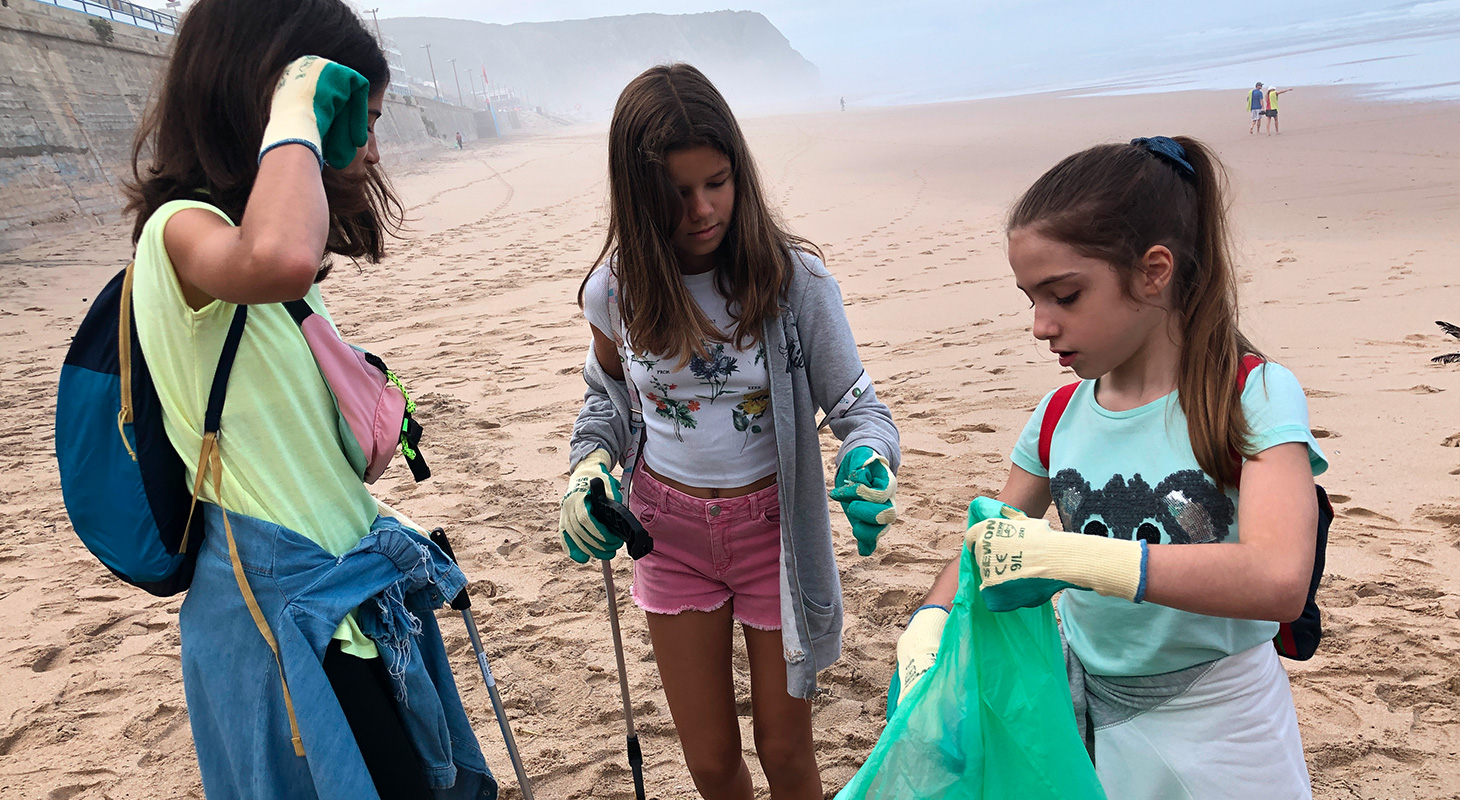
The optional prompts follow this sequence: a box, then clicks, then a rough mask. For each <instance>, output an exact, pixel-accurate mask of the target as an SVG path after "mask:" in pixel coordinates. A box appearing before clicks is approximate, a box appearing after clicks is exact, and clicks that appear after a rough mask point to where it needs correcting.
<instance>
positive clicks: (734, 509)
mask: <svg viewBox="0 0 1460 800" xmlns="http://www.w3.org/2000/svg"><path fill="white" fill-rule="evenodd" d="M631 491H632V492H633V494H634V495H635V496H637V497H638V498H639V501H640V502H642V503H644V504H646V505H650V506H653V507H654V508H657V509H658V510H660V511H665V512H670V513H683V514H691V515H693V516H695V517H703V516H704V515H705V512H706V511H707V510H708V509H709V508H710V507H711V506H719V508H720V511H719V513H718V514H717V516H722V517H725V518H727V519H728V518H735V517H740V516H745V517H753V516H756V515H758V514H762V513H765V512H768V511H779V510H780V503H781V500H780V496H781V493H780V492H781V490H780V484H779V483H773V484H771V485H770V486H767V487H765V488H764V489H761V490H760V491H757V492H752V493H750V494H745V495H741V496H739V497H716V498H709V499H706V498H700V497H693V496H691V495H687V494H685V493H684V492H681V491H679V490H678V489H674V488H671V487H669V486H665V485H664V484H663V483H661V482H659V481H658V480H657V479H656V478H655V477H654V476H653V475H651V474H649V471H648V470H644V469H640V470H635V471H634V483H633V489H632V490H631Z"/></svg>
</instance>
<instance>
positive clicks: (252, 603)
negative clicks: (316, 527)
mask: <svg viewBox="0 0 1460 800" xmlns="http://www.w3.org/2000/svg"><path fill="white" fill-rule="evenodd" d="M208 472H211V473H212V474H213V498H214V499H215V500H217V501H218V508H219V510H221V511H222V512H223V532H224V534H226V535H227V537H228V558H229V560H230V561H232V562H233V578H234V580H236V581H238V591H239V593H240V594H242V595H243V602H244V604H246V605H247V606H248V613H249V614H251V615H252V616H253V623H254V625H256V626H258V629H259V633H260V634H261V635H262V636H263V637H264V641H265V642H268V644H269V649H270V650H272V651H273V653H274V663H275V664H277V665H278V666H279V685H280V686H282V687H283V688H284V709H285V710H286V711H287V712H288V713H289V736H290V739H291V741H292V742H293V743H294V755H296V756H299V757H301V758H302V757H303V756H304V740H303V739H301V738H300V736H299V721H298V720H297V719H296V718H295V716H294V699H293V698H292V697H291V696H290V694H289V682H288V681H287V680H286V679H285V678H284V661H283V659H282V658H280V656H279V643H278V641H277V640H275V639H274V632H273V631H272V630H270V629H269V622H268V620H266V619H264V611H263V609H261V608H259V603H258V600H257V599H255V598H254V596H253V589H251V588H249V585H248V578H247V577H246V576H245V575H244V574H243V562H242V561H240V560H239V558H238V544H237V542H235V541H234V540H233V526H232V525H231V524H229V522H228V511H227V509H226V508H224V506H223V503H222V497H223V457H222V452H221V451H220V450H219V448H218V433H217V432H216V431H209V432H208V433H205V434H203V451H202V453H200V454H199V455H198V477H197V480H196V481H194V483H193V505H194V507H196V506H197V503H198V490H199V489H200V488H201V487H202V485H203V475H204V474H205V473H208ZM188 517H189V522H190V523H191V518H192V512H191V511H189V513H188Z"/></svg>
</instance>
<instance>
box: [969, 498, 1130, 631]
mask: <svg viewBox="0 0 1460 800" xmlns="http://www.w3.org/2000/svg"><path fill="white" fill-rule="evenodd" d="M968 519H969V522H970V523H971V524H970V526H969V528H968V533H967V534H965V535H964V544H965V545H966V546H968V547H971V548H973V552H974V561H975V562H976V563H977V564H978V569H979V575H980V577H981V578H982V586H981V587H980V588H979V591H980V593H981V594H982V596H983V601H984V605H986V606H988V608H989V610H990V611H1012V610H1013V609H1016V608H1032V607H1034V606H1038V605H1041V604H1043V603H1045V602H1046V601H1048V600H1049V599H1050V598H1051V597H1053V596H1054V595H1055V593H1056V592H1059V591H1061V590H1063V589H1071V588H1073V589H1091V590H1094V591H1095V592H1096V593H1097V594H1102V595H1105V596H1106V597H1119V598H1122V599H1125V600H1129V601H1131V602H1133V603H1139V602H1141V601H1142V600H1144V599H1145V595H1146V543H1145V542H1144V541H1141V540H1128V539H1110V538H1106V537H1104V536H1088V535H1086V534H1082V533H1065V532H1064V531H1057V530H1054V529H1053V528H1051V527H1050V526H1049V523H1048V522H1045V521H1044V520H1042V519H1030V518H1028V517H1026V516H1025V515H1024V513H1023V512H1022V511H1020V510H1019V509H1017V508H1014V507H1013V506H1010V505H1005V504H1004V503H1000V502H999V501H997V500H993V499H991V498H987V497H980V498H978V499H977V500H974V501H973V503H970V504H969V508H968Z"/></svg>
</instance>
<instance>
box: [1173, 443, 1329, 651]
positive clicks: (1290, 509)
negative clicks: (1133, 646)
mask: <svg viewBox="0 0 1460 800" xmlns="http://www.w3.org/2000/svg"><path fill="white" fill-rule="evenodd" d="M1237 527H1238V529H1239V530H1240V531H1241V541H1239V542H1236V543H1231V544H1197V545H1191V544H1183V545H1153V546H1151V547H1150V548H1149V556H1148V561H1147V565H1146V597H1145V600H1146V602H1148V603H1158V604H1160V605H1163V606H1169V607H1171V608H1176V609H1180V610H1182V611H1190V612H1192V613H1196V614H1206V615H1208V616H1213V617H1231V618H1235V619H1263V620H1273V621H1276V622H1291V621H1292V620H1295V619H1297V618H1298V617H1299V616H1300V615H1301V614H1302V613H1303V605H1304V603H1306V602H1307V599H1308V586H1309V583H1310V582H1311V580H1312V577H1313V549H1314V547H1315V546H1316V542H1315V538H1316V533H1315V532H1316V531H1317V529H1318V498H1317V494H1316V493H1315V491H1314V488H1313V473H1312V470H1311V467H1310V465H1309V461H1308V448H1307V446H1306V445H1305V444H1303V443H1301V442H1290V443H1287V444H1280V445H1277V446H1276V447H1272V448H1269V449H1267V450H1264V451H1262V452H1261V453H1258V454H1257V455H1256V456H1254V457H1252V458H1251V459H1248V460H1247V462H1246V463H1245V464H1244V465H1243V467H1242V491H1241V500H1240V502H1239V504H1238V506H1237Z"/></svg>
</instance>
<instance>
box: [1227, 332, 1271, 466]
mask: <svg viewBox="0 0 1460 800" xmlns="http://www.w3.org/2000/svg"><path fill="white" fill-rule="evenodd" d="M1263 363H1264V362H1263V360H1262V356H1258V355H1254V354H1252V353H1248V354H1247V355H1245V356H1242V361H1241V362H1240V363H1238V364H1237V402H1238V403H1241V402H1242V392H1243V391H1244V390H1245V389H1246V388H1247V376H1248V375H1250V374H1252V370H1254V369H1257V368H1258V367H1260V366H1262V364H1263ZM1232 460H1233V461H1236V462H1237V481H1236V483H1235V484H1234V485H1235V486H1236V487H1237V488H1239V489H1240V488H1241V487H1242V454H1241V453H1239V452H1237V451H1236V450H1233V451H1232Z"/></svg>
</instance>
